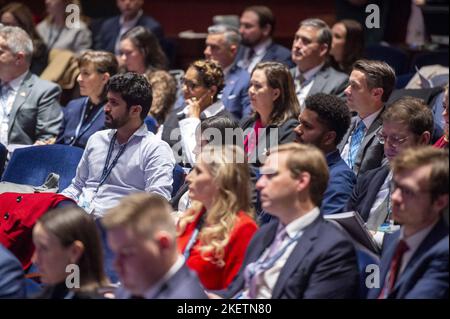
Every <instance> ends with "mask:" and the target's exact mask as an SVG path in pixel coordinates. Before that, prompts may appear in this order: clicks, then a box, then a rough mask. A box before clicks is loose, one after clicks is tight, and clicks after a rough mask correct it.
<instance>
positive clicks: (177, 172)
mask: <svg viewBox="0 0 450 319" xmlns="http://www.w3.org/2000/svg"><path fill="white" fill-rule="evenodd" d="M185 178H186V173H185V172H184V169H183V167H181V165H179V164H175V167H174V168H173V184H172V197H173V196H175V195H176V194H177V192H178V190H179V189H180V187H181V185H183V183H184V179H185Z"/></svg>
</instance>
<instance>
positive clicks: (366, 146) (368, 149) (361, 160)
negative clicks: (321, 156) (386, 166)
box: [338, 108, 384, 176]
mask: <svg viewBox="0 0 450 319" xmlns="http://www.w3.org/2000/svg"><path fill="white" fill-rule="evenodd" d="M383 112H384V108H383V110H382V111H381V112H380V114H378V117H377V118H376V119H375V121H373V123H372V125H371V126H370V127H369V129H368V130H367V132H366V135H365V136H364V139H363V140H362V142H361V146H360V147H359V150H358V154H357V155H356V160H355V167H353V171H354V172H355V174H356V175H357V176H358V175H359V174H362V173H364V172H367V171H368V170H371V169H374V168H377V167H380V166H381V164H382V161H383V159H384V147H383V145H382V144H381V143H380V142H379V141H378V139H377V136H376V134H377V132H378V131H379V130H380V129H381V126H382V124H383V123H382V121H381V115H382V114H383ZM358 119H359V118H358V116H354V117H353V118H352V123H351V124H350V128H349V129H348V131H347V133H346V134H345V136H344V138H343V139H342V141H341V143H340V144H339V145H338V149H339V151H340V152H341V153H342V150H343V149H344V146H345V144H346V143H347V141H348V140H349V138H350V136H351V134H352V132H353V130H354V129H355V128H356V125H357V123H358Z"/></svg>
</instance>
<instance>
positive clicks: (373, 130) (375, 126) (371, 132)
mask: <svg viewBox="0 0 450 319" xmlns="http://www.w3.org/2000/svg"><path fill="white" fill-rule="evenodd" d="M383 111H384V110H382V111H381V112H380V114H378V116H377V118H376V119H375V121H373V123H372V125H370V127H369V129H368V130H367V133H366V135H365V136H364V139H363V141H362V142H361V146H360V147H359V151H358V155H357V157H356V160H355V166H356V167H358V168H359V167H361V163H362V159H363V158H364V154H365V153H366V148H367V146H368V145H370V144H371V142H372V140H373V139H374V138H376V137H375V135H376V134H377V132H378V131H379V129H380V128H381V125H382V121H381V114H382V113H383Z"/></svg>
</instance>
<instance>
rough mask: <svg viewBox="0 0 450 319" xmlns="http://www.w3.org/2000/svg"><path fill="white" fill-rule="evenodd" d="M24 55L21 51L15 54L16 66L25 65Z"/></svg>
mask: <svg viewBox="0 0 450 319" xmlns="http://www.w3.org/2000/svg"><path fill="white" fill-rule="evenodd" d="M25 60H26V59H25V53H24V52H22V51H19V52H17V53H16V65H21V64H23V63H25Z"/></svg>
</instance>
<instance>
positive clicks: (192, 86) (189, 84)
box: [181, 78, 201, 91]
mask: <svg viewBox="0 0 450 319" xmlns="http://www.w3.org/2000/svg"><path fill="white" fill-rule="evenodd" d="M181 85H186V87H187V88H188V89H189V90H190V91H193V90H195V89H196V88H198V87H199V86H201V85H200V84H198V83H195V82H194V81H191V80H188V79H184V78H183V79H181Z"/></svg>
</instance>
